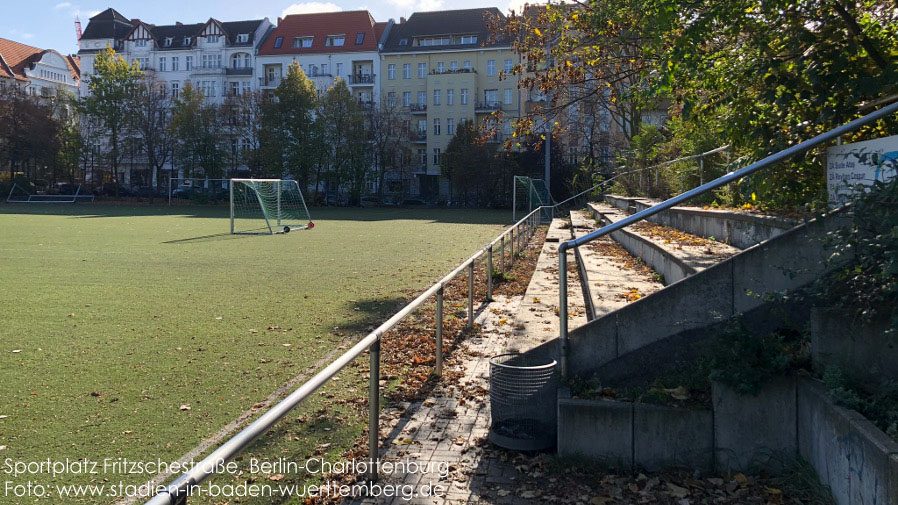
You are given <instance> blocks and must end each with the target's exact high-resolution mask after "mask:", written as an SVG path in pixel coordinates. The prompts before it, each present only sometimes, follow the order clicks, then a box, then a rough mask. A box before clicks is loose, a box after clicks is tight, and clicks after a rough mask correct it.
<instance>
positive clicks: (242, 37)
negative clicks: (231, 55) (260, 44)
mask: <svg viewBox="0 0 898 505" xmlns="http://www.w3.org/2000/svg"><path fill="white" fill-rule="evenodd" d="M247 42H249V34H248V33H241V34H239V35H237V43H238V44H245V43H247Z"/></svg>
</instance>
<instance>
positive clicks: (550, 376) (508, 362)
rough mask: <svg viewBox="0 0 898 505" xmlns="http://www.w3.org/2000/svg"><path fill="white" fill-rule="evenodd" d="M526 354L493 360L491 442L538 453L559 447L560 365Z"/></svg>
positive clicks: (491, 374) (502, 356) (510, 355)
mask: <svg viewBox="0 0 898 505" xmlns="http://www.w3.org/2000/svg"><path fill="white" fill-rule="evenodd" d="M546 361H547V360H545V359H541V360H540V359H539V358H531V357H528V356H526V355H523V354H502V355H499V356H496V357H494V358H492V359H490V412H491V417H492V422H491V423H490V434H489V439H490V441H491V442H493V443H494V444H496V445H498V446H499V447H504V448H506V449H512V450H517V451H538V450H542V449H548V448H551V447H552V446H554V445H555V430H556V416H557V406H556V402H557V390H558V378H557V374H556V372H555V369H556V366H557V362H556V361H554V360H552V361H551V362H549V363H546Z"/></svg>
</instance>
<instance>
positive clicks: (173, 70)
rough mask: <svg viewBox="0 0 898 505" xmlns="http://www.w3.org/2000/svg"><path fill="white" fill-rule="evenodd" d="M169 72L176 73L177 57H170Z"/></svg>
mask: <svg viewBox="0 0 898 505" xmlns="http://www.w3.org/2000/svg"><path fill="white" fill-rule="evenodd" d="M171 70H172V72H177V71H178V57H177V56H172V57H171Z"/></svg>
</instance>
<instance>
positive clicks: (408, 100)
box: [402, 91, 412, 107]
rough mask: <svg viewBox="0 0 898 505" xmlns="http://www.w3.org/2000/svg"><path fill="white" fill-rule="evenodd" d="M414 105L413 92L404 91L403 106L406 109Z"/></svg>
mask: <svg viewBox="0 0 898 505" xmlns="http://www.w3.org/2000/svg"><path fill="white" fill-rule="evenodd" d="M411 104H412V92H411V91H403V92H402V105H403V106H404V107H408V106H409V105H411Z"/></svg>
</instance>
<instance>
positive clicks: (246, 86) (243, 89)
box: [240, 81, 252, 95]
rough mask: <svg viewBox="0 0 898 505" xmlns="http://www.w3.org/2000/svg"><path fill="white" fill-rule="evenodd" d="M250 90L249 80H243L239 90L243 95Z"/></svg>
mask: <svg viewBox="0 0 898 505" xmlns="http://www.w3.org/2000/svg"><path fill="white" fill-rule="evenodd" d="M251 91H252V88H251V87H250V84H249V81H243V82H241V83H240V92H241V93H243V94H244V95H248V94H249V93H250V92H251Z"/></svg>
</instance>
